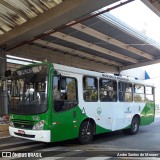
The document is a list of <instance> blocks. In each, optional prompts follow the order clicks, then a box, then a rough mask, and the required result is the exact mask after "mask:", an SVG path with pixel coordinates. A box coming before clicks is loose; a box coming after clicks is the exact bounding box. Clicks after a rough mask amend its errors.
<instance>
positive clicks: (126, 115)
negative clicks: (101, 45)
mask: <svg viewBox="0 0 160 160" xmlns="http://www.w3.org/2000/svg"><path fill="white" fill-rule="evenodd" d="M154 99H155V98H154V87H153V86H152V85H147V84H145V83H144V82H142V81H139V80H136V79H133V78H128V77H123V76H116V75H114V74H108V73H99V72H94V71H89V70H84V69H79V68H74V67H69V66H64V65H58V64H50V63H38V64H32V65H28V66H25V67H22V68H20V69H18V70H16V71H15V72H14V73H13V74H12V84H11V95H10V103H9V112H10V126H9V133H10V135H11V136H14V137H19V138H25V139H30V140H34V141H42V142H56V141H62V140H67V139H74V138H78V140H79V142H80V143H81V144H87V143H90V142H91V141H92V139H93V136H94V135H96V134H100V133H105V132H112V131H116V130H121V129H123V130H124V131H125V132H128V133H130V134H136V133H137V132H138V130H139V126H143V125H148V124H150V123H152V122H154V116H155V102H154Z"/></svg>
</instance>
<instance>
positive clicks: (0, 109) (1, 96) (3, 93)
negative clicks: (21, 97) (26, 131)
mask: <svg viewBox="0 0 160 160" xmlns="http://www.w3.org/2000/svg"><path fill="white" fill-rule="evenodd" d="M6 66H7V65H6V52H5V49H0V117H2V115H4V114H8V95H7V83H6V78H5V71H6Z"/></svg>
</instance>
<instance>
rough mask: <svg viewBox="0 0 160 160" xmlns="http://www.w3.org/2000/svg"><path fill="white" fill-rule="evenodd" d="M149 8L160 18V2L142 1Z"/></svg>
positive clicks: (157, 0)
mask: <svg viewBox="0 0 160 160" xmlns="http://www.w3.org/2000/svg"><path fill="white" fill-rule="evenodd" d="M141 1H142V2H143V3H144V4H145V5H146V6H147V7H148V8H150V9H151V10H152V11H153V12H154V13H155V14H157V15H158V16H159V17H160V3H159V0H154V1H153V0H141Z"/></svg>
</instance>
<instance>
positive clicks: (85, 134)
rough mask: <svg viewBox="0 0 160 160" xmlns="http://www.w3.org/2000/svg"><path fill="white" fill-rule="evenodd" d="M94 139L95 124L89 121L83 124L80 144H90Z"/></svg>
mask: <svg viewBox="0 0 160 160" xmlns="http://www.w3.org/2000/svg"><path fill="white" fill-rule="evenodd" d="M92 139H93V125H92V124H91V123H89V121H85V122H83V123H82V124H81V126H80V130H79V137H78V140H79V142H80V144H88V143H90V142H91V141H92Z"/></svg>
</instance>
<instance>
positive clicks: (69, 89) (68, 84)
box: [53, 76, 77, 112]
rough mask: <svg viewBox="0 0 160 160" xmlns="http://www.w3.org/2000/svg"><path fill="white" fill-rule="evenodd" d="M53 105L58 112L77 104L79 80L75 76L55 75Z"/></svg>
mask: <svg viewBox="0 0 160 160" xmlns="http://www.w3.org/2000/svg"><path fill="white" fill-rule="evenodd" d="M53 101H54V103H53V105H54V109H55V111H56V112H60V111H64V110H68V109H69V108H73V107H74V106H75V105H76V104H77V81H76V79H75V78H71V77H63V76H61V77H60V76H54V78H53Z"/></svg>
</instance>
